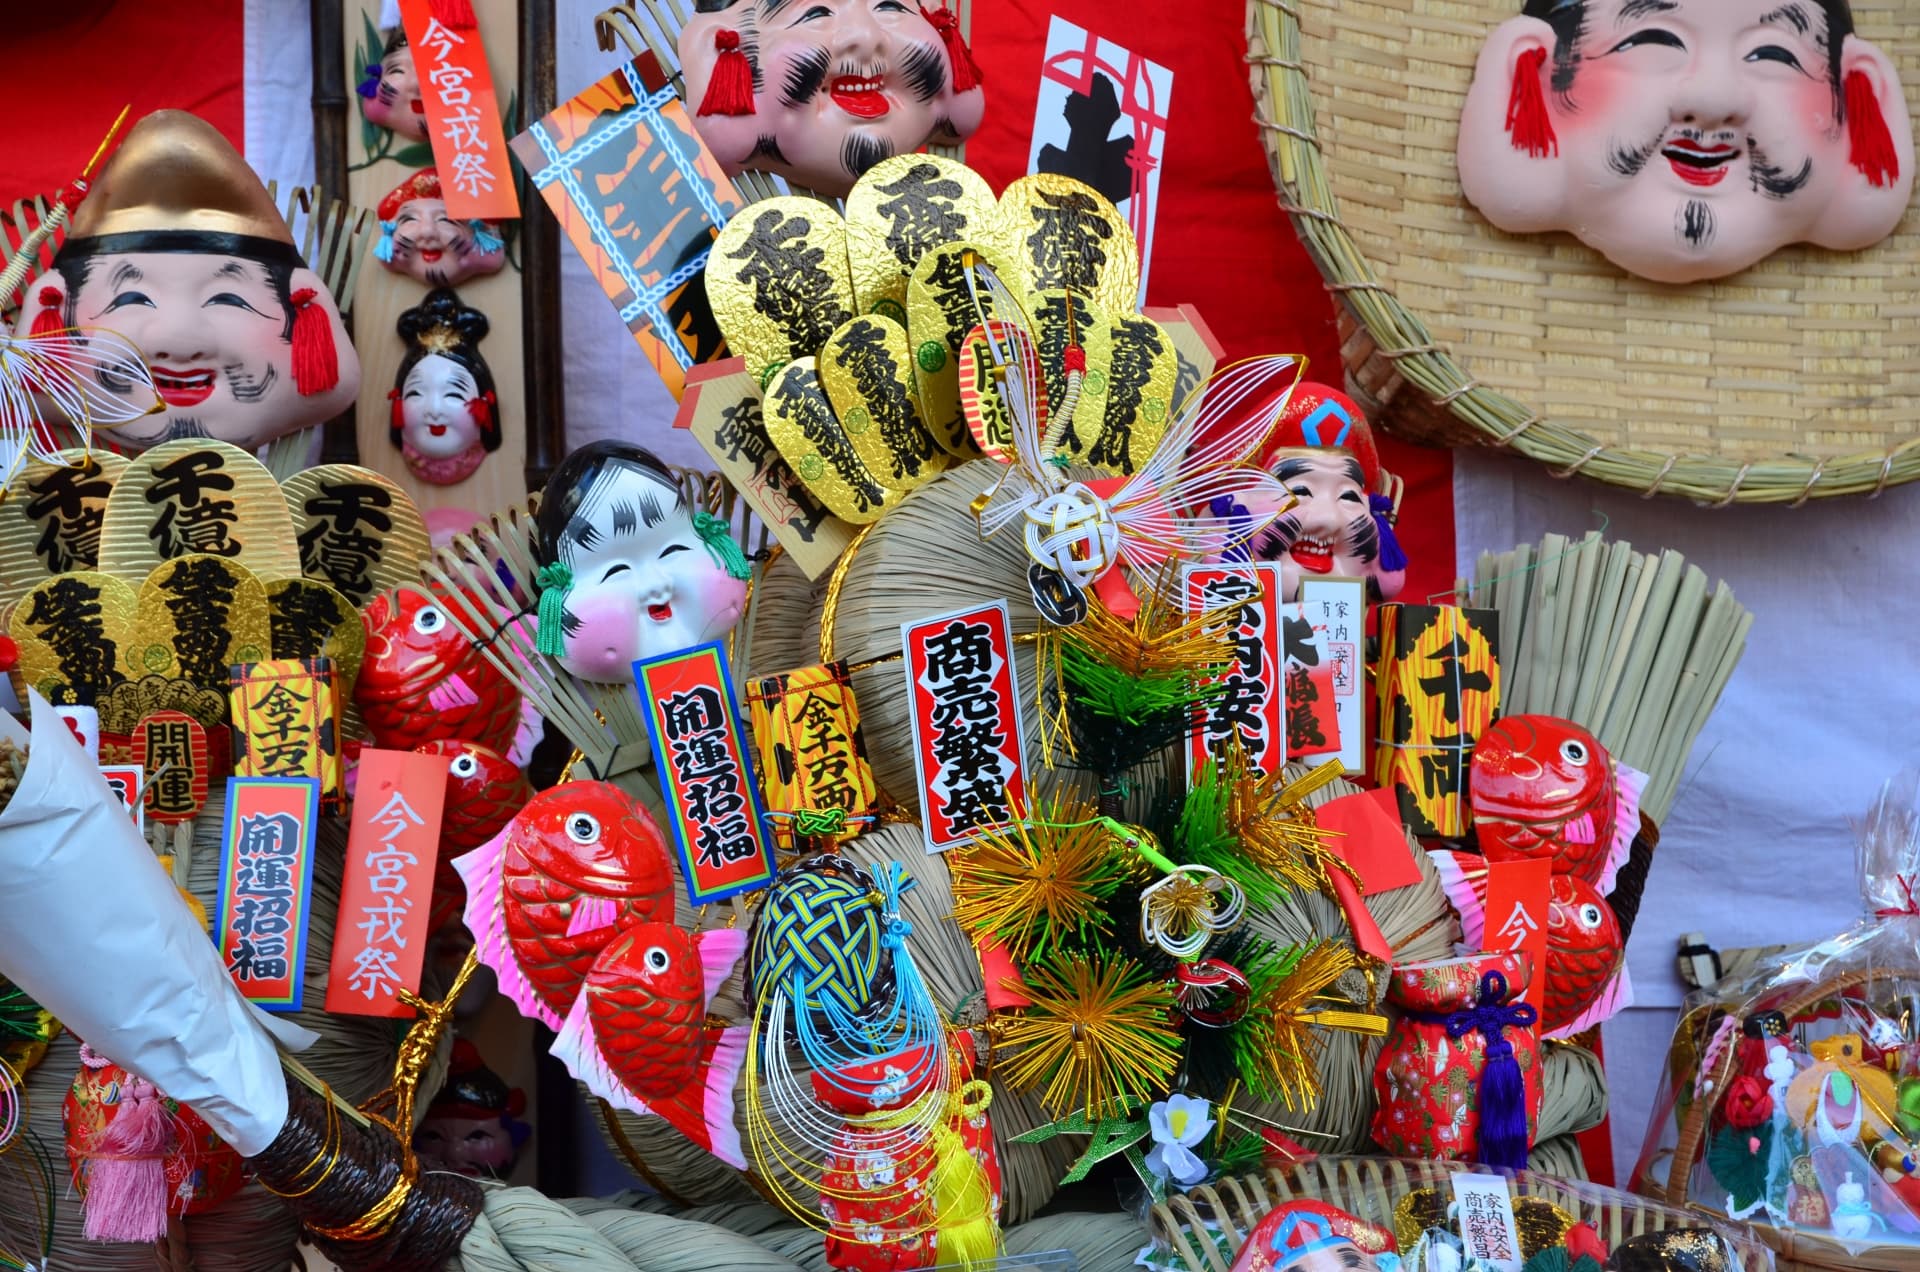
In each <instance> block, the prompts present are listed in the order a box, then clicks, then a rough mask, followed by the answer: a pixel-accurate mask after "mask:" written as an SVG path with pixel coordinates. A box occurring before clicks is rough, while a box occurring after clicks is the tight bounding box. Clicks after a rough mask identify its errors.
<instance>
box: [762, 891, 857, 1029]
mask: <svg viewBox="0 0 1920 1272" xmlns="http://www.w3.org/2000/svg"><path fill="white" fill-rule="evenodd" d="M869 893H870V890H869V889H868V888H867V887H866V886H865V885H864V884H863V883H862V882H860V881H857V880H851V879H846V878H842V877H839V876H834V875H824V874H818V873H814V872H811V871H807V872H802V873H799V874H796V875H793V876H791V877H789V878H786V879H782V880H781V881H780V883H779V885H777V886H776V887H775V889H774V891H773V893H772V894H771V895H770V896H769V897H768V898H767V902H766V907H765V910H764V911H763V913H762V914H761V916H760V924H759V929H758V931H757V933H756V937H755V944H756V946H757V953H758V954H759V956H760V957H758V958H756V960H755V976H754V992H755V995H756V996H761V997H764V996H765V995H766V994H768V993H769V992H770V991H771V990H772V988H773V987H774V986H776V985H779V986H785V987H786V989H787V993H788V996H789V997H791V998H792V999H794V1000H795V1002H796V1004H797V1005H798V1006H800V1007H802V1008H804V1009H809V1010H817V1009H819V1008H820V1006H821V1005H822V1004H823V1002H824V1001H825V1000H827V999H832V1000H835V1001H837V1002H839V1003H841V1004H842V1005H843V1006H845V1007H846V1008H847V1009H848V1010H849V1011H858V1010H859V1009H860V1008H862V1007H863V1006H865V1005H866V1003H867V1002H868V1000H869V999H870V998H871V997H872V993H873V980H874V977H875V975H876V973H877V971H878V969H879V966H880V938H881V921H880V916H879V914H878V912H877V911H876V910H875V908H874V906H873V903H872V901H871V900H870V895H869Z"/></svg>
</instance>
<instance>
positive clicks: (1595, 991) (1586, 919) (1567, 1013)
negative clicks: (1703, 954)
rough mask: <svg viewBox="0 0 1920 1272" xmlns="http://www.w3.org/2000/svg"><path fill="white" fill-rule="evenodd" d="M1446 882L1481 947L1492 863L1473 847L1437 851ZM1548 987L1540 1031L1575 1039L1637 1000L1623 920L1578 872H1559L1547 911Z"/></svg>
mask: <svg viewBox="0 0 1920 1272" xmlns="http://www.w3.org/2000/svg"><path fill="white" fill-rule="evenodd" d="M1427 856H1428V857H1429V858H1431V859H1432V861H1433V864H1434V866H1435V867H1436V868H1438V870H1439V872H1440V886H1441V888H1443V889H1444V890H1445V891H1446V894H1447V900H1449V901H1451V902H1452V903H1453V908H1454V909H1455V910H1457V911H1459V913H1460V931H1461V934H1462V936H1463V937H1464V938H1465V940H1466V943H1467V944H1468V945H1469V946H1471V947H1472V948H1474V949H1482V948H1484V946H1483V944H1482V940H1483V937H1484V935H1485V930H1486V917H1487V914H1486V909H1487V904H1486V903H1487V863H1486V861H1485V859H1483V858H1481V857H1477V856H1474V855H1473V854H1471V853H1460V852H1449V851H1445V850H1441V849H1432V850H1429V851H1428V853H1427ZM1545 984H1546V988H1545V990H1544V991H1543V993H1542V995H1541V1000H1540V1004H1539V1006H1540V1033H1541V1036H1542V1037H1547V1038H1571V1037H1573V1036H1574V1035H1575V1034H1579V1033H1584V1032H1586V1031H1587V1030H1588V1029H1591V1028H1593V1027H1594V1026H1595V1025H1597V1024H1599V1023H1600V1022H1601V1021H1603V1020H1608V1019H1611V1018H1612V1017H1613V1016H1614V1015H1615V1014H1616V1013H1618V1012H1619V1011H1621V1010H1622V1009H1623V1008H1625V1007H1627V1006H1629V1005H1630V1004H1631V1003H1632V1002H1633V988H1632V985H1631V984H1630V983H1629V981H1628V979H1627V965H1626V942H1625V939H1624V938H1623V937H1622V936H1621V935H1620V921H1619V919H1618V918H1616V917H1615V916H1614V913H1613V907H1612V906H1611V905H1609V904H1608V903H1607V899H1606V898H1605V897H1603V896H1601V895H1600V890H1599V889H1598V888H1596V887H1595V886H1594V885H1593V884H1591V883H1588V882H1587V881H1586V880H1585V879H1580V878H1576V877H1575V876H1573V875H1566V874H1556V875H1554V876H1553V892H1552V896H1551V899H1550V902H1549V905H1548V909H1547V970H1546V982H1545Z"/></svg>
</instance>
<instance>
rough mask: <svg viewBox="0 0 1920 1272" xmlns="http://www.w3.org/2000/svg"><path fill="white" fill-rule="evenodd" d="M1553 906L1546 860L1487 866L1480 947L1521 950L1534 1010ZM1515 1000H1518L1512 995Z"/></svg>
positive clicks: (1538, 998) (1550, 870) (1543, 976)
mask: <svg viewBox="0 0 1920 1272" xmlns="http://www.w3.org/2000/svg"><path fill="white" fill-rule="evenodd" d="M1552 903H1553V862H1552V860H1551V859H1549V858H1546V857H1539V858H1536V859H1533V860H1530V861H1490V862H1488V863H1487V914H1486V927H1485V929H1484V930H1483V931H1482V932H1481V934H1480V945H1481V947H1482V948H1483V949H1488V950H1501V951H1506V950H1521V951H1524V952H1525V953H1526V956H1527V962H1528V963H1529V964H1531V965H1532V976H1531V978H1530V979H1529V980H1528V982H1527V992H1526V994H1525V997H1526V1000H1527V1001H1528V1002H1530V1003H1532V1004H1533V1005H1534V1006H1535V1007H1538V1006H1540V1005H1541V1003H1542V1002H1543V1001H1545V1000H1544V998H1543V997H1542V989H1543V987H1544V985H1545V983H1546V969H1547V919H1548V907H1550V906H1551V905H1552ZM1514 997H1515V998H1519V997H1521V995H1520V994H1519V993H1518V992H1517V991H1516V992H1515V994H1514Z"/></svg>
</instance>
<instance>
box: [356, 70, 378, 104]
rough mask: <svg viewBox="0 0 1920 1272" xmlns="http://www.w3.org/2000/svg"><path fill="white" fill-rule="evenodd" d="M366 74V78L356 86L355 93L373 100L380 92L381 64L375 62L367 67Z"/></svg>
mask: <svg viewBox="0 0 1920 1272" xmlns="http://www.w3.org/2000/svg"><path fill="white" fill-rule="evenodd" d="M364 73H365V78H364V79H362V80H361V81H360V82H359V83H358V84H357V85H355V86H354V91H355V92H356V93H359V94H360V96H362V97H365V98H368V99H369V100H371V99H372V98H373V97H375V96H377V95H378V94H379V92H380V63H378V62H375V63H373V64H372V65H371V66H368V67H366V68H365V71H364Z"/></svg>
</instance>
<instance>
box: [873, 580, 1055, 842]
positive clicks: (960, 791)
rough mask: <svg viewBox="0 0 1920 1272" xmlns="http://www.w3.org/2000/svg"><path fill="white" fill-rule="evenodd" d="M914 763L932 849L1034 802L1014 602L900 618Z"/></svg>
mask: <svg viewBox="0 0 1920 1272" xmlns="http://www.w3.org/2000/svg"><path fill="white" fill-rule="evenodd" d="M900 639H901V642H902V644H903V645H904V646H905V649H906V660H905V661H906V674H907V694H908V698H909V701H910V702H911V703H912V705H913V765H914V772H915V773H916V774H918V776H919V782H920V806H921V809H922V811H923V814H924V815H923V816H922V818H921V823H922V825H923V826H924V827H925V831H926V844H927V851H928V852H945V851H946V850H947V849H949V848H951V847H953V846H954V845H956V844H963V843H966V842H968V841H969V840H971V839H974V838H975V837H977V836H978V835H979V834H980V833H981V832H982V831H984V830H987V829H988V828H990V827H994V826H1004V825H1007V824H1008V823H1009V822H1011V821H1013V820H1014V818H1015V813H1016V810H1019V809H1024V808H1026V807H1027V806H1028V803H1027V790H1026V758H1025V747H1024V743H1023V734H1022V732H1021V728H1020V694H1019V690H1018V689H1017V687H1016V686H1015V683H1014V677H1013V629H1012V625H1011V623H1010V621H1009V619H1008V615H1007V603H1006V602H1005V601H996V602H994V603H993V604H992V605H983V606H981V607H980V608H978V609H971V610H958V611H956V612H954V613H951V614H942V615H940V616H939V617H937V618H927V619H922V620H920V621H919V622H917V623H902V624H901V625H900Z"/></svg>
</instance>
